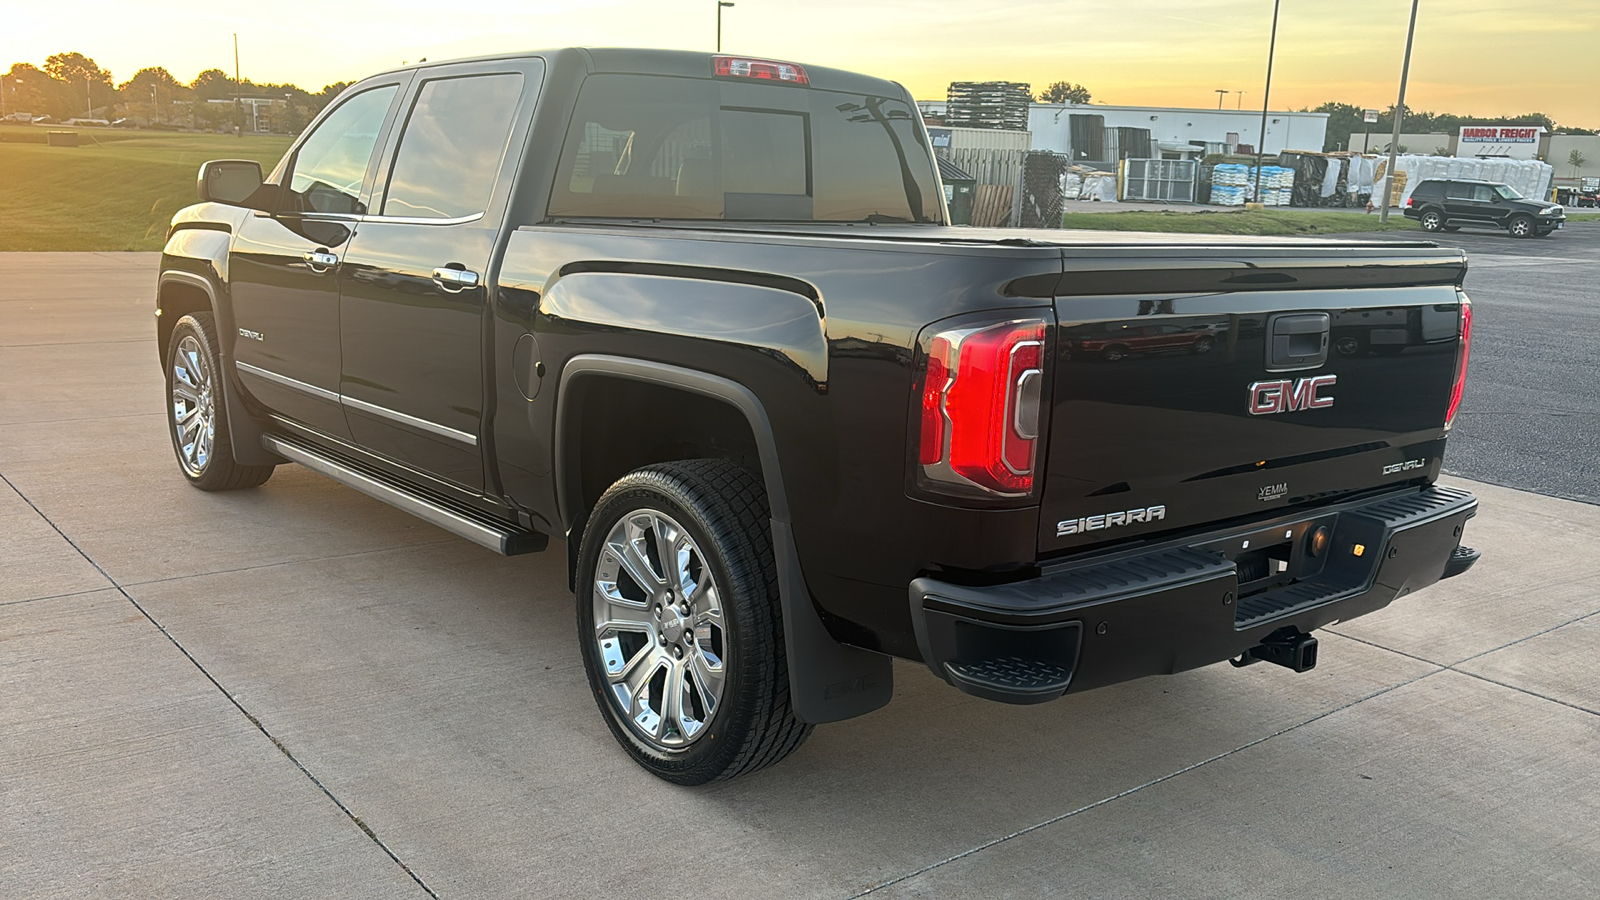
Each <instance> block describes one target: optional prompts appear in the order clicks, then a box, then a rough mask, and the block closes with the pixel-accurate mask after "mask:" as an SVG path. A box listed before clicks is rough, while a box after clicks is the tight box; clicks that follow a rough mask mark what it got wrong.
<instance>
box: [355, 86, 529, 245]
mask: <svg viewBox="0 0 1600 900" xmlns="http://www.w3.org/2000/svg"><path fill="white" fill-rule="evenodd" d="M521 99H522V76H521V75H520V74H518V73H515V72H510V73H503V74H494V75H469V76H464V77H457V78H436V79H433V80H431V81H425V82H423V84H422V88H421V89H420V90H419V91H418V92H417V99H416V102H415V103H413V104H412V106H411V112H410V114H409V115H408V116H407V117H406V123H405V131H403V132H402V133H401V135H400V147H399V149H398V150H397V151H396V153H395V160H394V167H393V168H392V169H391V171H390V175H389V186H388V189H387V191H385V193H384V200H383V209H382V215H385V216H401V217H409V218H423V219H460V218H466V217H469V216H474V215H477V214H479V213H481V212H483V211H484V209H485V208H487V206H488V204H489V196H490V195H491V194H492V193H493V192H494V184H495V180H496V178H497V176H498V175H499V174H500V167H501V163H502V162H503V161H504V159H505V153H506V142H507V141H508V140H509V138H510V137H511V128H512V125H513V124H515V120H516V113H517V107H518V105H519V104H520V102H521Z"/></svg>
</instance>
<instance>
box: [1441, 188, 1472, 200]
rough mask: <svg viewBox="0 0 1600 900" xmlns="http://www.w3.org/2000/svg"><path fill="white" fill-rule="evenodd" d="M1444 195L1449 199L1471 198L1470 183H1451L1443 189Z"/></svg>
mask: <svg viewBox="0 0 1600 900" xmlns="http://www.w3.org/2000/svg"><path fill="white" fill-rule="evenodd" d="M1444 195H1445V196H1446V197H1449V198H1450V199H1451V200H1471V199H1472V185H1470V184H1452V185H1450V186H1449V187H1448V188H1446V189H1445V192H1444Z"/></svg>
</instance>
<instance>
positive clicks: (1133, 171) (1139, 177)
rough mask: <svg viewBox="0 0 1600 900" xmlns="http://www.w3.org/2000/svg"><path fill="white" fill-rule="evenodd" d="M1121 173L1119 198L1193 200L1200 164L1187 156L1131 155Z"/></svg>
mask: <svg viewBox="0 0 1600 900" xmlns="http://www.w3.org/2000/svg"><path fill="white" fill-rule="evenodd" d="M1126 166H1127V168H1126V169H1125V170H1124V171H1123V176H1122V199H1124V200H1155V201H1158V202H1162V203H1193V202H1194V201H1195V183H1196V181H1197V179H1198V178H1199V173H1200V164H1199V163H1198V162H1195V161H1194V160H1189V159H1130V160H1127V161H1126Z"/></svg>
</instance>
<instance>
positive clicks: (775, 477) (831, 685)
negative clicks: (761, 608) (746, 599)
mask: <svg viewBox="0 0 1600 900" xmlns="http://www.w3.org/2000/svg"><path fill="white" fill-rule="evenodd" d="M595 376H609V377H614V378H629V379H633V380H635V381H646V382H652V383H655V384H660V385H664V386H668V387H674V388H678V389H680V390H685V391H689V392H691V393H696V394H700V395H702V396H706V397H710V398H712V399H715V400H720V401H722V402H724V403H727V404H728V405H730V406H732V407H733V408H734V409H736V410H738V411H739V412H740V413H741V414H742V415H743V416H744V417H745V420H746V421H747V422H748V423H749V425H750V431H751V433H752V434H753V435H754V436H755V442H756V449H757V452H758V453H759V455H760V458H761V470H762V476H763V479H764V481H765V483H766V489H767V503H768V505H769V506H770V508H771V512H772V549H773V555H774V558H775V560H776V563H777V570H778V571H777V574H778V597H779V605H780V608H781V611H782V614H783V638H784V649H785V653H786V655H787V657H788V667H789V697H790V703H791V705H792V707H793V709H794V712H795V715H796V716H797V717H798V718H799V719H800V720H801V721H802V722H807V723H811V724H821V723H823V722H837V721H841V720H843V719H850V718H854V717H856V716H860V715H864V714H866V713H869V712H872V711H873V710H875V709H878V708H880V707H882V706H884V705H885V704H887V703H888V702H889V699H890V698H891V697H892V696H893V694H894V670H893V668H892V664H891V661H890V659H889V657H888V656H885V655H883V654H881V653H875V652H873V651H870V650H863V649H861V648H859V647H853V646H849V645H845V644H841V643H839V642H838V641H837V640H835V639H834V637H833V635H831V634H829V633H828V629H827V626H825V625H824V624H823V623H822V617H821V615H820V614H819V613H818V612H817V607H816V604H815V603H814V602H812V599H811V592H810V589H809V588H807V586H806V583H805V577H804V575H803V574H802V572H801V569H800V554H799V550H798V548H797V547H796V545H795V540H794V526H793V522H792V520H791V518H790V511H789V499H788V494H787V492H786V491H785V489H784V484H783V475H782V470H781V468H780V463H779V461H778V444H777V440H776V439H775V438H774V437H773V434H772V423H771V420H770V419H769V418H768V416H767V412H766V408H765V407H764V406H763V405H762V403H761V400H760V398H758V397H757V396H756V395H755V393H754V392H752V391H751V390H750V389H749V388H747V387H745V386H744V385H742V384H739V383H738V382H735V381H731V380H729V379H727V378H724V377H722V376H720V375H713V374H711V373H709V372H701V371H698V370H695V369H687V368H683V367H681V366H674V365H668V364H666V363H659V362H652V361H649V360H642V359H633V358H629V357H622V356H606V355H601V354H580V355H578V356H574V357H573V358H572V359H570V360H568V362H567V364H566V366H565V367H563V369H562V370H561V381H560V384H559V386H558V388H557V393H556V428H555V454H554V457H555V460H554V462H555V488H556V504H557V508H558V509H559V511H560V512H559V515H560V517H561V522H562V526H563V527H564V528H566V529H567V555H568V565H569V567H571V570H572V571H573V572H574V574H576V566H577V556H576V554H577V549H576V547H577V544H578V543H579V540H581V537H582V535H581V534H574V530H575V529H576V528H577V526H578V524H579V523H577V522H575V521H574V518H575V516H577V511H576V510H574V509H573V505H574V503H575V501H574V499H573V498H574V496H575V495H576V493H577V487H576V485H574V484H571V483H569V479H570V478H571V477H572V476H571V473H570V472H569V471H568V470H569V468H570V467H569V466H568V465H567V464H566V457H567V452H568V451H567V449H566V448H567V447H568V445H569V441H570V440H571V439H572V434H571V428H572V427H573V426H572V424H571V420H572V419H574V418H575V417H574V416H573V415H572V414H571V413H572V410H571V409H570V405H571V401H570V399H569V398H570V397H572V396H573V395H572V393H571V387H572V385H573V384H574V383H575V382H579V381H581V380H583V379H585V378H591V377H595Z"/></svg>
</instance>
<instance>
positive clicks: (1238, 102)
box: [1233, 91, 1245, 109]
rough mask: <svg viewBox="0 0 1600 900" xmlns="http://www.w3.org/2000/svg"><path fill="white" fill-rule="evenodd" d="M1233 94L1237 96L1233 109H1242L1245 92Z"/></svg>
mask: <svg viewBox="0 0 1600 900" xmlns="http://www.w3.org/2000/svg"><path fill="white" fill-rule="evenodd" d="M1234 93H1235V94H1238V95H1239V99H1238V100H1235V101H1234V103H1233V108H1234V109H1244V93H1245V92H1244V91H1234Z"/></svg>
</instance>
